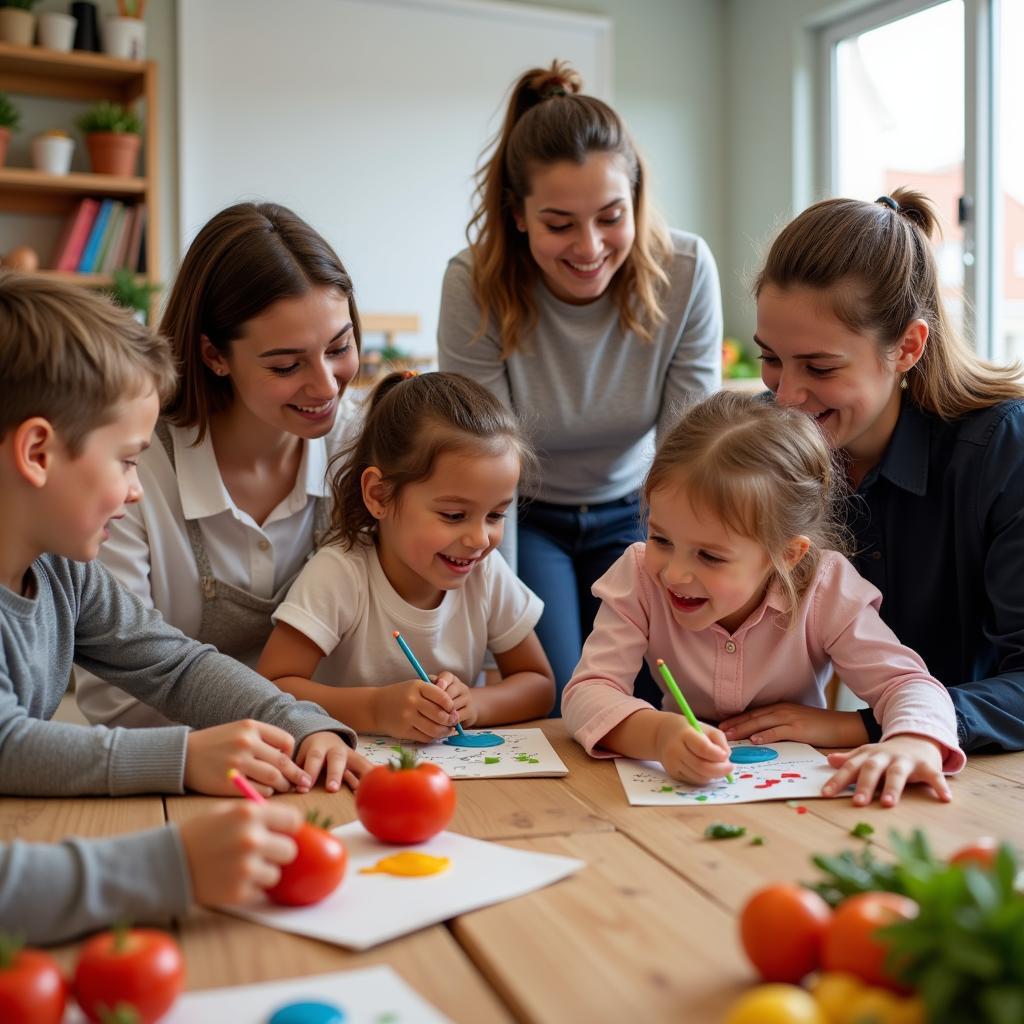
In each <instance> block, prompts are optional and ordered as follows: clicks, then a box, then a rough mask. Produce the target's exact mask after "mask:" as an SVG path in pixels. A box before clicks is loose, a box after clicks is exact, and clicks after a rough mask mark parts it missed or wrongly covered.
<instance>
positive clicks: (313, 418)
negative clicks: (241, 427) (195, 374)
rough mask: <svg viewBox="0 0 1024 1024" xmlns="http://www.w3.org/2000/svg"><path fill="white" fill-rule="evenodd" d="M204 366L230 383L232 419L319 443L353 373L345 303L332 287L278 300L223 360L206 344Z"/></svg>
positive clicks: (353, 347) (248, 327)
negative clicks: (245, 418) (245, 419)
mask: <svg viewBox="0 0 1024 1024" xmlns="http://www.w3.org/2000/svg"><path fill="white" fill-rule="evenodd" d="M203 359H204V361H205V362H206V364H207V365H208V366H209V367H210V369H212V370H213V371H214V373H217V374H219V375H222V376H223V375H229V376H230V379H231V384H232V386H233V388H234V399H235V406H233V407H232V414H233V415H238V414H239V413H244V414H246V415H247V416H248V417H249V418H251V419H252V420H253V421H254V423H257V424H261V425H264V426H266V427H270V428H273V429H276V430H278V431H280V432H282V433H287V434H294V435H295V436H297V437H301V438H305V439H312V438H317V437H323V436H324V435H325V434H326V433H328V431H329V430H330V429H331V427H332V426H333V425H334V419H335V416H336V415H337V412H338V399H339V398H340V397H341V395H342V393H343V392H344V390H345V387H346V385H347V384H348V383H349V381H351V380H352V378H353V377H354V376H355V375H356V371H357V370H358V369H359V353H358V352H357V350H356V345H355V332H354V329H353V326H352V317H351V315H350V314H349V308H348V299H346V298H345V296H344V295H342V294H341V293H340V292H339V291H338V290H337V289H335V288H331V287H318V288H311V289H310V290H309V291H308V292H306V294H305V295H299V296H296V297H294V298H288V299H279V300H278V301H277V302H274V303H273V304H271V305H270V306H269V307H268V308H267V309H265V310H264V311H263V312H262V313H261V314H260V315H259V316H257V317H253V319H252V320H249V321H248V322H247V323H246V324H245V326H244V328H243V333H242V336H241V337H239V338H236V339H235V340H234V341H232V342H231V343H230V345H229V346H228V350H227V352H224V353H221V352H218V351H217V349H215V348H214V347H213V345H211V344H210V343H209V342H208V341H205V339H204V343H203Z"/></svg>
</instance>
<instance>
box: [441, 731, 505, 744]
mask: <svg viewBox="0 0 1024 1024" xmlns="http://www.w3.org/2000/svg"><path fill="white" fill-rule="evenodd" d="M504 742H505V741H504V740H503V739H502V738H501V737H500V736H495V735H494V733H493V732H472V733H471V732H466V733H463V734H462V735H461V736H460V735H459V734H458V733H456V734H455V735H454V736H449V737H448V739H446V740H445V743H447V744H448V746H449V747H500V746H501V745H502V744H503V743H504Z"/></svg>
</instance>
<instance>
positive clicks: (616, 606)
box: [562, 543, 966, 772]
mask: <svg viewBox="0 0 1024 1024" xmlns="http://www.w3.org/2000/svg"><path fill="white" fill-rule="evenodd" d="M645 547H646V545H645V544H643V543H638V544H633V545H632V546H631V547H629V548H628V549H627V550H626V552H625V553H624V554H623V555H622V557H621V558H620V559H619V560H618V561H617V562H616V563H615V564H614V565H613V566H612V567H611V568H610V569H609V570H608V572H606V573H605V574H604V576H602V577H601V578H600V579H599V580H598V581H597V583H595V584H594V596H595V597H599V598H601V602H602V603H601V607H600V609H599V611H598V613H597V618H596V620H595V622H594V631H593V632H592V633H591V634H590V637H589V638H588V640H587V642H586V644H585V645H584V647H583V656H582V658H581V659H580V663H579V664H578V665H577V666H576V672H575V673H574V675H573V677H572V679H571V680H570V682H569V685H568V686H567V687H566V688H565V692H564V693H563V695H562V715H563V717H564V718H565V722H566V726H567V728H568V729H569V730H570V731H571V732H572V733H573V735H574V736H575V737H576V739H577V740H578V741H579V743H580V744H581V745H582V746H583V747H584V748H585V749H586V751H587V752H588V753H589V754H592V755H593V756H595V757H612V756H614V755H613V754H612V753H610V752H609V751H603V750H600V749H595V745H596V744H597V743H599V742H600V740H601V739H602V738H603V737H604V736H606V735H607V734H608V732H610V731H611V730H612V729H613V728H615V726H617V725H618V724H619V723H620V722H622V721H623V720H624V719H626V718H628V717H629V716H630V715H631V714H633V713H634V712H635V711H640V710H642V709H644V708H649V707H650V705H649V704H648V703H647V702H646V701H643V700H640V699H639V698H637V697H634V696H633V679H634V678H635V676H636V673H637V671H638V669H639V667H640V661H641V659H644V660H646V661H647V664H648V666H649V668H650V670H651V673H652V675H653V676H654V678H655V679H656V680H657V681H658V683H659V685H661V678H660V675H659V673H658V671H657V668H656V665H655V662H656V660H657V659H658V658H662V659H664V661H665V663H666V664H667V665H668V666H669V667H670V668H671V669H672V674H673V675H674V676H675V678H676V681H677V682H678V683H679V687H680V689H681V690H682V691H683V693H684V695H685V696H686V699H687V700H688V701H689V703H690V706H691V707H692V708H693V712H694V714H695V715H696V716H697V717H698V718H700V719H703V720H704V721H710V722H718V721H721V720H722V719H724V718H728V717H730V716H731V715H736V714H739V713H740V712H742V711H745V710H747V708H751V707H759V706H762V705H765V704H775V703H777V702H779V701H791V702H793V703H798V704H807V705H810V706H812V707H824V706H825V686H826V684H827V683H828V681H829V679H830V678H831V676H832V670H833V668H834V669H835V671H836V672H838V674H839V676H840V677H841V678H842V680H843V682H844V683H846V685H847V686H849V688H850V689H851V690H852V691H853V692H854V693H855V694H856V695H857V696H858V697H860V698H861V699H862V700H864V701H866V702H867V703H868V704H869V705H870V706H871V708H872V709H873V710H874V714H875V717H876V718H877V719H878V721H879V723H880V724H881V726H882V739H883V740H885V739H889V738H890V737H892V736H896V735H898V734H899V733H915V734H917V735H920V736H927V737H929V738H931V739H934V740H937V741H938V742H939V743H941V744H942V745H943V746H944V747H945V753H944V757H943V769H944V770H945V771H946V772H957V771H959V770H960V769H961V768H962V767H963V766H964V763H965V762H966V757H965V755H964V752H963V751H962V750H961V749H960V745H959V742H958V740H957V732H956V716H955V714H954V711H953V702H952V701H951V700H950V699H949V694H948V693H947V691H946V688H945V687H944V686H943V685H942V684H941V683H940V682H939V681H938V680H937V679H935V678H933V677H932V676H931V675H929V673H928V669H927V668H926V667H925V665H924V662H923V661H922V660H921V659H920V657H918V655H917V654H915V653H914V651H912V650H910V648H908V647H904V646H903V644H901V643H900V642H899V640H898V639H897V638H896V635H895V634H894V633H893V632H892V630H891V629H889V627H888V626H887V625H886V624H885V623H884V622H883V621H882V619H881V617H880V616H879V614H878V608H879V605H880V604H881V603H882V595H881V594H880V593H879V591H878V590H877V589H876V588H875V587H873V586H872V585H871V584H870V583H868V582H867V580H865V579H864V578H863V577H861V576H860V575H859V574H858V572H857V570H856V569H854V568H853V566H852V565H851V564H850V563H849V562H848V561H847V560H846V559H845V558H844V557H843V556H842V555H840V554H838V553H837V552H835V551H825V552H823V554H822V557H821V560H820V562H819V565H818V569H817V572H816V573H815V575H814V579H813V580H812V581H811V584H810V586H809V587H808V588H807V590H806V592H805V593H804V595H803V597H802V598H801V600H800V604H799V606H798V608H797V613H796V620H795V622H794V624H793V625H792V627H787V621H788V617H789V609H788V605H787V602H786V598H785V596H784V594H783V593H782V591H781V589H780V588H779V587H778V586H777V585H773V586H770V587H769V588H768V592H767V594H766V595H765V598H764V600H763V601H762V602H761V604H760V605H759V606H758V607H757V608H756V609H755V610H754V611H753V612H752V613H751V615H750V616H749V618H748V619H747V620H746V621H745V622H744V623H743V625H741V626H740V627H739V629H737V630H736V632H735V633H729V631H728V630H726V629H725V628H723V627H722V626H720V625H718V624H717V623H716V624H715V625H713V626H711V627H709V628H708V629H702V630H699V631H697V632H691V631H689V630H686V629H683V628H682V627H681V626H679V625H677V624H676V622H675V620H674V619H673V617H672V608H671V605H670V604H669V602H668V600H667V598H666V597H665V592H664V590H663V589H662V588H661V586H660V585H659V584H658V582H657V580H656V579H654V578H653V577H652V576H651V574H650V573H649V572H648V571H647V568H646V565H645V560H644V550H645ZM663 693H664V697H663V700H662V709H663V710H665V711H675V712H678V710H679V709H678V708H677V707H676V704H675V701H674V700H673V699H672V696H671V695H670V694H668V693H667V692H665V691H664V688H663Z"/></svg>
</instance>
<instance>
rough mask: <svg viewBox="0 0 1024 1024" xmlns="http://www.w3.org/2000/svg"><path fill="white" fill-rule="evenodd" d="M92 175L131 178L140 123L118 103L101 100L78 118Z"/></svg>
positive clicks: (140, 146) (135, 116) (139, 135)
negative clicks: (112, 175)
mask: <svg viewBox="0 0 1024 1024" xmlns="http://www.w3.org/2000/svg"><path fill="white" fill-rule="evenodd" d="M78 127H79V128H80V129H81V131H82V134H83V135H85V145H86V148H87V149H88V150H89V162H90V163H91V164H92V169H93V173H95V174H114V175H117V176H118V177H122V178H131V177H134V175H135V169H136V167H137V165H138V162H139V150H140V149H141V148H142V138H141V133H142V122H141V121H140V120H139V118H138V116H137V115H136V114H135V113H134V112H133V111H131V110H129V109H128V108H127V107H123V106H121V104H120V103H111V102H109V100H103V101H102V102H100V103H97V104H96V105H95V106H94V107H91V108H90V109H89V110H88V111H87V112H86V113H85V114H84V115H83V116H82V117H80V118H79V119H78Z"/></svg>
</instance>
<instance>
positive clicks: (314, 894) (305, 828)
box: [267, 811, 348, 907]
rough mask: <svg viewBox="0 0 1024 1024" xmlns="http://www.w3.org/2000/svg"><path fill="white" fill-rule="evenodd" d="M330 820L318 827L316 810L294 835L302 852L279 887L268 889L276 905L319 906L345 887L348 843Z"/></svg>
mask: <svg viewBox="0 0 1024 1024" xmlns="http://www.w3.org/2000/svg"><path fill="white" fill-rule="evenodd" d="M329 826H330V821H325V822H324V823H323V824H317V814H316V811H313V812H312V813H311V814H310V816H309V818H308V820H306V821H305V822H303V823H302V825H300V826H299V830H298V832H296V833H295V835H294V836H293V838H294V840H295V843H296V845H297V846H298V848H299V852H298V853H297V854H296V855H295V860H293V861H292V862H291V863H290V864H285V865H284V866H283V867H282V868H281V877H280V879H279V880H278V883H277V885H275V886H274V887H273V888H272V889H268V890H267V896H268V897H269V898H270V899H272V900H273V901H274V902H275V903H283V904H284V905H285V906H288V907H306V906H309V904H311V903H319V902H320V901H321V900H322V899H324V898H325V897H326V896H329V895H330V894H331V893H332V892H334V890H335V889H337V888H338V886H339V885H341V880H342V879H343V878H344V877H345V868H346V867H347V866H348V851H347V850H346V849H345V844H344V843H343V842H342V841H341V840H340V839H339V838H338V837H337V836H335V835H332V834H331V833H330V832H329V831H328V828H329Z"/></svg>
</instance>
